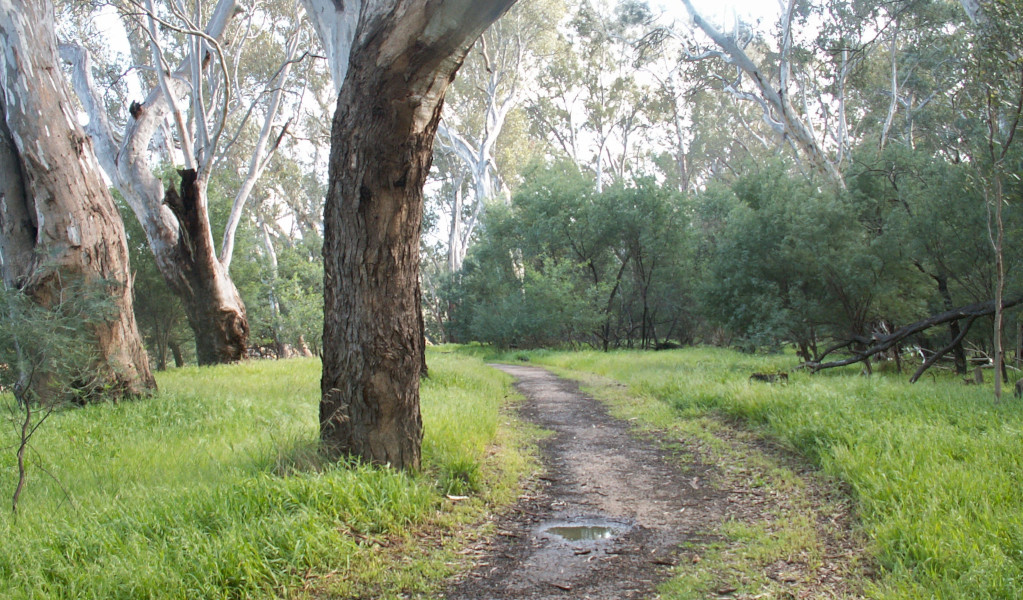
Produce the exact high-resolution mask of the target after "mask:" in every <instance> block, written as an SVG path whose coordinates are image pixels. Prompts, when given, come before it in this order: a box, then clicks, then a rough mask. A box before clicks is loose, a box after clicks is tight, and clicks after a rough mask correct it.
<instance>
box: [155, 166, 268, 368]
mask: <svg viewBox="0 0 1023 600" xmlns="http://www.w3.org/2000/svg"><path fill="white" fill-rule="evenodd" d="M179 174H180V176H181V190H180V192H179V191H177V190H175V189H173V188H170V189H168V190H167V191H166V194H165V196H164V203H165V204H166V205H167V206H168V207H170V209H171V211H172V212H173V213H174V216H175V217H176V218H177V221H178V223H179V235H178V241H177V244H176V245H175V246H174V247H173V249H172V252H173V255H174V259H173V265H174V266H175V267H176V270H175V271H173V272H172V274H171V276H168V273H164V278H165V279H166V280H167V282H168V283H169V284H170V286H171V289H172V290H173V291H174V293H175V294H177V295H178V297H179V298H181V301H182V304H183V305H184V308H185V314H186V315H187V316H188V324H189V326H191V328H192V331H193V333H194V334H195V352H196V360H197V361H198V363H199V364H200V365H213V364H219V363H229V362H234V361H237V360H240V359H242V358H244V357H245V351H246V347H247V345H248V339H249V323H248V319H247V318H246V315H245V304H244V303H243V302H242V298H241V295H240V294H239V293H238V289H237V288H236V287H235V285H234V282H233V281H232V280H231V278H230V276H229V275H228V273H227V268H226V267H224V265H223V263H221V262H220V261H219V260H218V259H217V255H216V251H215V248H214V246H213V236H212V234H211V231H212V230H211V228H210V224H209V217H208V216H207V215H208V212H207V211H206V209H205V206H206V191H205V190H204V189H201V187H200V186H199V185H197V182H196V174H195V171H191V170H183V171H179Z"/></svg>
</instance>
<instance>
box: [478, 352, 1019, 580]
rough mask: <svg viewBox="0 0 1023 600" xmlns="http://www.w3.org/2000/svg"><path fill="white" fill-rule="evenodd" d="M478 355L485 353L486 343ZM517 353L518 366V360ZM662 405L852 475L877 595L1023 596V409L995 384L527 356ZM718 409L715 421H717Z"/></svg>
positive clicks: (705, 356)
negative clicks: (778, 380) (739, 425)
mask: <svg viewBox="0 0 1023 600" xmlns="http://www.w3.org/2000/svg"><path fill="white" fill-rule="evenodd" d="M471 352H476V353H479V352H480V351H479V350H473V351H471ZM517 354H522V353H521V352H519V353H516V355H514V356H513V355H509V356H506V357H504V358H506V359H508V360H510V361H517V360H521V358H523V357H519V356H517ZM526 357H527V358H528V359H529V360H531V361H533V362H536V363H540V364H544V365H548V366H552V367H556V368H560V369H568V370H573V371H576V372H580V371H582V372H587V373H595V374H598V375H601V376H603V377H607V378H610V379H613V380H616V381H619V382H622V383H624V384H626V385H627V386H628V392H629V394H630V395H632V396H634V397H637V398H640V399H644V398H654V399H656V400H658V401H659V403H660V405H661V406H662V407H663V408H662V409H661V410H660V411H652V412H651V411H648V412H650V414H649V415H646V416H644V417H643V418H644V419H646V420H647V421H649V422H650V423H653V424H654V425H658V424H659V425H660V426H663V425H665V424H666V423H668V422H674V421H687V422H690V423H700V422H702V423H703V426H711V427H712V426H713V425H708V424H710V423H713V418H722V417H723V418H725V419H734V420H738V421H741V422H744V423H746V424H748V426H750V427H751V428H752V429H753V430H754V431H757V432H759V433H761V434H763V435H766V436H768V437H770V438H774V439H776V440H779V441H781V443H783V444H784V445H787V446H789V447H790V448H792V449H793V450H795V451H797V452H799V453H801V454H803V455H805V456H806V457H808V459H809V460H811V461H812V462H814V463H815V464H816V465H818V466H819V467H820V469H821V470H822V471H823V472H824V473H825V474H827V475H830V476H833V477H835V478H838V479H840V480H843V481H845V482H847V483H848V485H849V489H851V491H852V494H853V497H854V499H855V502H856V506H857V510H858V517H859V523H860V526H861V527H862V529H863V532H864V534H865V535H866V536H867V537H868V539H869V540H870V545H871V548H870V551H871V552H872V553H873V554H874V559H875V560H876V562H877V564H878V565H879V566H880V571H881V574H880V576H879V577H878V578H877V580H876V581H875V582H873V583H872V584H871V585H870V587H869V588H868V595H869V597H871V598H882V599H889V598H892V599H894V598H964V599H965V598H969V599H988V598H991V599H995V598H1021V597H1023V466H1021V465H1023V407H1021V404H1020V402H1019V401H1017V400H1007V401H1005V402H1002V403H1001V404H995V403H994V401H993V399H992V396H991V392H990V389H989V387H984V388H979V389H978V388H976V387H966V386H963V385H962V383H961V382H959V381H958V380H954V379H951V378H949V379H941V378H937V379H928V380H925V381H921V382H919V383H917V384H915V385H910V384H908V383H907V382H906V379H907V375H902V376H898V375H885V376H874V377H870V378H867V377H861V376H859V375H858V374H857V373H858V370H856V371H845V372H825V373H822V374H818V375H815V376H811V375H809V374H806V373H802V372H795V373H791V372H790V375H789V376H790V383H789V384H788V385H776V384H762V383H751V382H749V381H748V377H749V375H750V373H752V372H755V371H770V370H776V369H784V368H785V367H787V366H791V365H792V364H794V362H795V361H794V359H792V357H785V356H768V357H764V356H752V355H745V354H738V353H735V352H731V351H727V350H716V349H687V350H680V351H669V352H656V353H640V352H624V351H623V352H611V353H608V354H603V353H599V352H576V353H551V352H540V353H528V354H526ZM708 417H711V419H708Z"/></svg>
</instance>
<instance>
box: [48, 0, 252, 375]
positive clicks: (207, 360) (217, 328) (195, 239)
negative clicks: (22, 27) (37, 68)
mask: <svg viewBox="0 0 1023 600" xmlns="http://www.w3.org/2000/svg"><path fill="white" fill-rule="evenodd" d="M236 8H237V2H235V1H234V0H219V1H218V2H217V3H216V6H215V8H214V10H213V14H212V15H211V17H210V21H209V23H208V25H207V26H206V30H205V32H206V35H208V36H209V37H210V38H212V39H219V38H220V37H221V36H222V35H223V34H224V31H225V30H226V28H227V25H228V23H230V21H231V19H232V17H233V16H234V14H235V12H236ZM61 50H62V52H63V55H64V58H65V60H67V61H68V62H69V63H70V64H71V65H72V69H73V84H74V86H75V89H76V91H77V94H78V98H79V100H80V101H81V102H82V105H83V107H84V108H85V111H86V112H87V113H88V114H89V124H88V126H87V127H86V131H87V132H88V134H89V136H90V137H91V138H92V140H93V141H94V143H95V144H96V146H97V148H98V149H99V152H98V158H99V160H100V161H101V163H102V165H103V168H104V169H105V170H106V172H107V175H109V176H110V178H111V180H112V181H113V185H114V187H116V188H117V190H118V191H119V192H121V195H122V196H123V197H124V200H125V202H126V203H127V204H128V205H129V206H130V207H131V209H132V211H133V212H134V213H135V216H136V217H137V218H138V220H139V223H141V224H142V228H143V230H144V231H145V233H146V240H147V241H148V242H149V247H150V248H151V249H152V251H153V256H154V258H155V259H156V266H157V268H158V269H159V270H160V274H161V275H163V278H164V280H165V281H166V282H167V285H168V287H170V289H171V291H172V292H174V294H175V295H177V296H178V297H179V298H180V299H181V302H182V305H183V306H184V308H185V313H186V314H187V315H188V324H189V326H190V327H191V329H192V331H193V333H194V334H195V350H196V357H197V359H198V362H199V364H200V365H209V364H217V363H228V362H235V361H238V360H241V359H242V358H244V357H245V351H246V347H247V345H248V331H249V326H248V321H247V320H246V314H245V305H244V303H243V302H242V299H241V295H240V294H239V293H238V290H237V289H236V287H235V285H234V282H233V281H232V280H231V277H230V274H229V272H228V268H227V265H228V264H229V262H230V252H225V256H224V258H225V260H223V261H221V260H218V257H217V253H216V249H215V247H214V243H213V232H212V229H211V228H210V223H209V216H208V215H209V211H208V210H207V202H206V190H205V187H204V184H197V175H196V172H195V171H194V170H187V169H186V170H184V171H182V172H181V181H180V190H164V189H163V184H162V182H161V181H160V179H159V178H158V177H156V176H155V175H154V174H153V171H152V168H151V166H150V163H149V160H150V146H151V142H152V140H153V136H154V135H155V134H156V132H157V131H158V130H159V129H160V127H162V126H164V125H165V123H166V122H167V120H168V118H169V116H170V115H171V113H172V110H171V104H170V102H169V100H168V95H167V94H165V93H163V91H162V90H161V88H160V87H154V88H153V89H151V90H149V92H148V95H147V97H146V98H145V100H144V101H143V102H141V103H139V104H138V105H137V106H136V107H135V109H134V110H133V111H132V117H131V119H129V122H128V123H127V125H126V128H125V131H124V133H123V134H122V135H121V136H117V135H115V134H114V131H113V129H112V127H111V126H110V123H109V121H108V119H107V117H106V109H105V106H104V105H103V97H102V94H101V93H100V87H99V86H98V85H97V83H96V82H95V81H94V80H93V77H92V67H91V59H90V57H89V54H88V52H86V51H85V50H84V49H83V48H80V47H78V46H74V45H64V46H63V47H62V48H61ZM190 65H191V63H190V61H189V59H188V57H186V59H185V60H184V61H183V62H182V64H181V65H180V66H179V67H178V68H177V69H176V70H175V71H174V72H173V73H172V74H171V75H172V76H171V77H168V86H169V87H170V88H171V92H172V95H174V96H175V97H179V98H180V97H185V96H186V95H187V88H188V75H189V73H190ZM119 138H120V139H119ZM250 175H251V173H250ZM235 204H236V206H235V207H234V208H233V209H232V210H233V211H235V210H236V209H237V210H240V207H239V206H238V204H239V203H238V202H237V201H236V203H235ZM232 239H233V233H231V235H229V236H225V246H228V245H233V241H230V240H232Z"/></svg>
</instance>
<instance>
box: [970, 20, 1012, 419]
mask: <svg viewBox="0 0 1023 600" xmlns="http://www.w3.org/2000/svg"><path fill="white" fill-rule="evenodd" d="M962 4H963V7H964V8H965V9H966V11H967V14H968V15H969V17H970V20H971V21H972V23H973V25H974V32H973V33H974V43H973V44H972V48H973V50H974V53H973V56H972V57H971V59H972V60H970V76H971V81H969V84H970V85H966V86H964V91H965V92H966V95H967V97H968V98H969V97H970V96H972V102H968V104H967V106H968V107H970V108H972V109H973V110H975V111H977V112H978V113H980V114H981V115H982V116H983V122H984V132H983V135H982V136H979V137H978V138H975V140H974V143H973V145H972V146H973V147H972V148H971V149H970V157H971V159H972V161H971V162H972V164H974V165H975V166H976V168H977V171H978V175H979V178H980V183H981V187H982V189H983V191H984V197H985V200H986V201H987V202H986V204H987V206H988V211H989V212H988V215H989V237H990V241H991V246H992V248H993V249H994V255H995V277H996V284H995V294H994V296H995V298H994V304H995V316H994V321H995V323H994V335H993V339H994V357H993V358H994V364H995V367H996V369H998V371H1001V372H1002V373H1004V370H1003V350H1002V324H1003V320H1004V315H1003V309H1002V304H1003V296H1004V291H1005V255H1004V253H1005V227H1004V216H1003V213H1004V209H1005V203H1006V200H1007V198H1009V197H1011V196H1012V195H1014V194H1013V191H1014V190H1013V188H1014V187H1017V188H1018V181H1019V169H1018V164H1019V163H1018V160H1019V159H1018V152H1014V151H1015V150H1016V146H1018V143H1017V142H1016V138H1017V134H1019V132H1020V125H1021V122H1023V7H1021V6H1020V5H1019V3H1017V2H1001V1H979V2H978V1H977V0H963V2H962ZM1013 182H1015V183H1013ZM1015 191H1018V189H1017V190H1015ZM1001 394H1002V377H997V376H996V377H995V399H996V400H999V399H1001Z"/></svg>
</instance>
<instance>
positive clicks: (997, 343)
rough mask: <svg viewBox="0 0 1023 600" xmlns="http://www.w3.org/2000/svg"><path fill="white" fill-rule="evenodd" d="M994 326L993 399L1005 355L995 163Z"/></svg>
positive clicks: (998, 188)
mask: <svg viewBox="0 0 1023 600" xmlns="http://www.w3.org/2000/svg"><path fill="white" fill-rule="evenodd" d="M994 171H995V174H994V179H995V190H994V196H995V197H994V202H995V237H994V251H995V326H994V355H995V377H994V379H995V401H996V402H999V401H1001V399H1002V377H999V376H998V375H999V373H1000V372H1002V370H1003V368H1004V364H1003V362H1004V360H1005V357H1004V356H1003V355H1002V321H1003V320H1004V318H1005V317H1004V315H1005V309H1004V308H1002V297H1003V296H1004V295H1005V260H1004V251H1003V249H1004V240H1005V225H1004V223H1003V221H1002V173H1001V165H1000V164H996V165H995V169H994Z"/></svg>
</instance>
